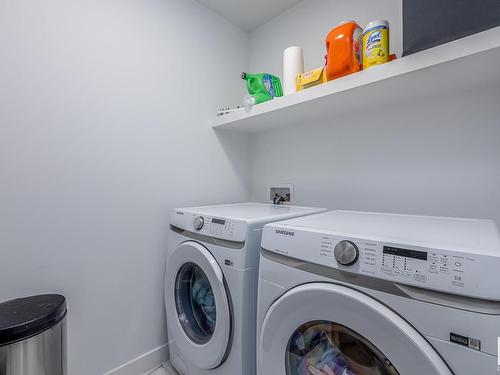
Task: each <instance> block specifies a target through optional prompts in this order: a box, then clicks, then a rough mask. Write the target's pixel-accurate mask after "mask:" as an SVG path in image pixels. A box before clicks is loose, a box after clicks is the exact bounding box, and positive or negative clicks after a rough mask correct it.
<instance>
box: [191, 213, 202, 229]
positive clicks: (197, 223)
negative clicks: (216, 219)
mask: <svg viewBox="0 0 500 375" xmlns="http://www.w3.org/2000/svg"><path fill="white" fill-rule="evenodd" d="M203 224H205V219H203V216H198V217H195V219H194V221H193V227H194V229H196V230H201V228H203Z"/></svg>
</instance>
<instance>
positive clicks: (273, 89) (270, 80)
mask: <svg viewBox="0 0 500 375" xmlns="http://www.w3.org/2000/svg"><path fill="white" fill-rule="evenodd" d="M241 78H242V79H244V80H246V81H247V89H248V94H249V96H247V97H246V98H245V101H248V100H251V101H252V102H254V103H253V104H259V103H264V102H267V101H268V100H271V99H273V98H276V97H279V96H283V89H282V88H281V81H280V79H279V77H276V76H274V75H272V74H268V73H260V74H249V73H242V74H241ZM252 98H253V99H252Z"/></svg>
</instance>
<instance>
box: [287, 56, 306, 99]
mask: <svg viewBox="0 0 500 375" xmlns="http://www.w3.org/2000/svg"><path fill="white" fill-rule="evenodd" d="M302 73H304V52H303V51H302V47H295V46H294V47H288V48H287V49H286V50H285V51H284V52H283V92H284V94H285V95H288V94H291V93H293V92H295V91H297V90H296V86H295V83H296V79H297V75H298V74H302Z"/></svg>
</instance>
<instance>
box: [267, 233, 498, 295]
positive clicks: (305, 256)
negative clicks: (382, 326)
mask: <svg viewBox="0 0 500 375" xmlns="http://www.w3.org/2000/svg"><path fill="white" fill-rule="evenodd" d="M285 229H286V230H285ZM262 246H263V247H264V248H265V249H267V250H270V251H274V252H277V253H280V254H284V255H287V256H289V257H292V258H296V259H300V260H303V261H306V262H311V263H316V264H320V265H323V266H328V267H333V268H338V269H342V270H344V271H346V272H352V273H358V274H363V275H365V276H370V277H374V278H378V279H385V280H390V281H393V282H396V283H400V284H406V285H412V286H417V287H421V288H426V289H432V290H438V291H444V292H447V293H453V294H459V295H466V296H470V297H475V298H485V299H496V300H500V289H498V287H497V285H498V283H500V273H499V272H498V269H500V249H499V256H491V255H486V254H477V253H473V252H461V251H453V250H449V249H446V250H445V249H440V248H437V247H436V248H433V247H422V246H418V245H409V244H398V243H392V242H385V241H379V240H370V239H362V238H352V237H344V236H341V235H330V234H322V233H318V232H314V231H299V230H293V229H292V228H288V227H283V229H281V228H280V229H278V228H276V227H269V228H268V227H266V228H265V230H264V236H263V243H262ZM485 275H486V277H485Z"/></svg>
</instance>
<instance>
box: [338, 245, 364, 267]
mask: <svg viewBox="0 0 500 375" xmlns="http://www.w3.org/2000/svg"><path fill="white" fill-rule="evenodd" d="M334 254H335V259H336V260H337V262H339V263H340V264H342V265H343V266H352V265H353V264H354V263H356V262H357V261H358V258H359V250H358V247H357V246H356V244H354V243H353V242H351V241H345V240H344V241H340V242H339V243H338V244H337V245H336V246H335V250H334Z"/></svg>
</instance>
